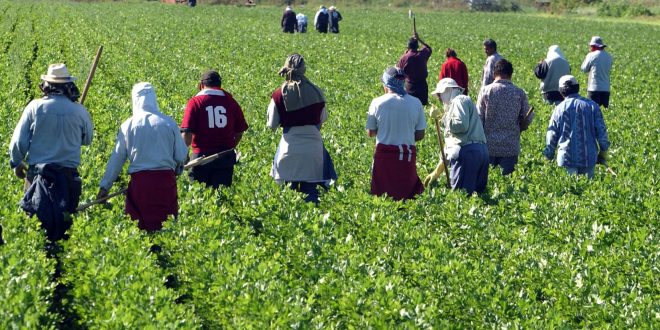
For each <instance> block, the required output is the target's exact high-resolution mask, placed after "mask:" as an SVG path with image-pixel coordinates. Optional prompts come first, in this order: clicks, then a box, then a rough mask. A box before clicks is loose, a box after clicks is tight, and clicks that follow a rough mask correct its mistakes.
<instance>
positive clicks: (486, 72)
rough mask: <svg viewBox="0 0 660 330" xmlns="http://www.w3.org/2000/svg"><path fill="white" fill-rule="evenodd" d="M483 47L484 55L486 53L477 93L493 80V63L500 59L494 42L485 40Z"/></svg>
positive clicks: (500, 56)
mask: <svg viewBox="0 0 660 330" xmlns="http://www.w3.org/2000/svg"><path fill="white" fill-rule="evenodd" d="M483 45H484V53H486V63H485V64H484V69H483V72H482V73H481V88H480V91H479V92H481V91H482V90H483V89H484V87H486V86H488V85H489V84H490V83H492V82H493V81H494V80H495V76H494V75H493V69H494V68H495V63H497V61H499V60H501V59H502V55H500V53H498V52H497V43H496V42H495V40H493V39H486V40H485V41H484V43H483Z"/></svg>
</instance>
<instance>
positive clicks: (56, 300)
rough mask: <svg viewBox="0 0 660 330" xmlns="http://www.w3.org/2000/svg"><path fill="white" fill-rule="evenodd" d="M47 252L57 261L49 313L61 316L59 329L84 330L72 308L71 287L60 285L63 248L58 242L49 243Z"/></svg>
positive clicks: (47, 243) (46, 248)
mask: <svg viewBox="0 0 660 330" xmlns="http://www.w3.org/2000/svg"><path fill="white" fill-rule="evenodd" d="M45 250H46V255H47V256H48V258H51V259H55V272H54V273H53V277H52V282H53V283H57V284H56V286H55V289H54V290H53V300H52V303H51V305H50V306H49V308H48V311H49V312H50V313H53V314H56V315H59V322H58V325H57V328H58V329H84V327H83V326H81V325H80V317H79V316H78V314H76V312H75V311H74V310H73V308H71V306H70V303H71V302H73V297H72V296H71V294H70V293H69V292H70V291H71V286H70V285H67V284H64V283H59V279H60V277H62V272H63V266H62V260H61V258H60V254H61V253H62V246H61V245H60V243H59V242H58V241H55V242H50V241H47V242H46V245H45Z"/></svg>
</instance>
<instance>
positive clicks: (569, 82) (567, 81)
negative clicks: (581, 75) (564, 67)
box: [559, 74, 578, 87]
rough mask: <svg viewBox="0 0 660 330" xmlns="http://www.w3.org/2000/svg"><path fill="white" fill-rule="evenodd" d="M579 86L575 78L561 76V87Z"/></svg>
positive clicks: (568, 75)
mask: <svg viewBox="0 0 660 330" xmlns="http://www.w3.org/2000/svg"><path fill="white" fill-rule="evenodd" d="M577 84H578V81H577V79H575V77H573V76H572V75H570V74H567V75H564V76H561V78H559V87H568V86H575V85H577Z"/></svg>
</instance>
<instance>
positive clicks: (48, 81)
mask: <svg viewBox="0 0 660 330" xmlns="http://www.w3.org/2000/svg"><path fill="white" fill-rule="evenodd" d="M41 80H42V82H41V84H40V85H39V88H40V89H41V91H42V92H43V97H42V98H39V99H35V100H32V101H31V102H30V103H29V104H28V105H27V107H25V109H24V110H23V114H22V115H21V119H20V120H19V121H18V124H17V125H16V128H15V129H14V134H13V135H12V137H11V141H10V143H9V155H10V159H9V166H10V167H11V168H12V169H13V170H14V174H15V175H16V176H17V177H18V178H19V179H23V180H24V190H25V196H24V197H23V199H22V200H21V203H20V205H21V208H22V209H23V210H24V211H25V212H27V213H28V214H29V215H30V216H32V215H34V214H36V215H37V218H39V220H40V221H41V226H42V228H44V229H45V230H46V236H47V238H48V239H49V240H50V241H51V242H55V241H57V240H60V239H62V238H65V237H66V231H67V230H68V229H69V227H70V226H71V217H70V216H69V214H71V213H74V212H75V211H76V208H77V207H78V202H79V201H80V194H81V192H82V179H81V178H80V175H79V173H78V169H77V168H78V166H79V165H80V151H81V150H80V149H81V147H82V146H83V145H89V144H91V143H92V137H93V134H94V129H93V126H92V121H91V119H90V116H89V113H88V112H87V109H85V107H84V106H82V105H81V104H79V103H76V102H77V100H78V98H79V97H80V93H79V91H78V88H77V87H76V85H75V83H74V81H75V80H76V78H75V77H72V76H71V74H70V73H69V70H68V69H67V67H66V65H64V64H62V63H58V64H51V65H50V66H49V67H48V72H47V74H45V75H42V76H41Z"/></svg>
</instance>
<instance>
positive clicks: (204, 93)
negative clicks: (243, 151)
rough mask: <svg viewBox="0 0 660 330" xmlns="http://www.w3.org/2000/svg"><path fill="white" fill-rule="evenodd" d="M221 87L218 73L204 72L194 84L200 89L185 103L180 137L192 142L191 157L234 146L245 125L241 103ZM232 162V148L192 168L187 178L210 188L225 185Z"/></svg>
mask: <svg viewBox="0 0 660 330" xmlns="http://www.w3.org/2000/svg"><path fill="white" fill-rule="evenodd" d="M221 86H222V78H221V77H220V74H219V73H218V72H216V71H206V72H204V73H203V74H202V77H201V79H200V82H199V84H198V85H197V87H198V88H199V90H200V92H199V93H197V95H195V96H193V97H192V98H191V99H190V100H189V101H188V104H187V105H186V110H185V112H184V114H183V121H182V122H181V136H182V137H183V140H184V142H185V143H186V145H187V146H190V145H192V152H193V154H192V159H193V160H194V159H197V158H199V157H205V156H211V155H213V154H216V153H219V152H222V151H225V150H229V149H233V148H235V147H236V146H237V145H238V143H239V142H240V141H241V137H243V132H245V131H246V130H247V128H248V124H247V123H246V122H245V117H244V116H243V110H242V109H241V106H240V105H238V102H236V100H234V98H233V97H232V95H231V94H229V92H227V91H226V90H224V89H222V88H221ZM234 164H236V152H235V151H231V152H228V153H226V154H223V155H222V156H221V157H219V158H218V159H216V160H214V161H212V162H210V163H207V164H204V165H198V166H195V167H193V168H192V169H191V170H190V177H191V178H192V179H194V180H196V181H199V182H202V183H204V184H206V185H207V186H209V187H212V188H218V187H219V186H220V185H224V186H227V187H228V186H231V183H232V177H233V174H234Z"/></svg>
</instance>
